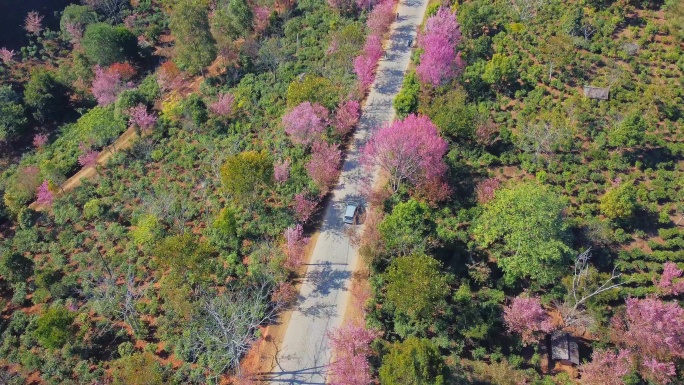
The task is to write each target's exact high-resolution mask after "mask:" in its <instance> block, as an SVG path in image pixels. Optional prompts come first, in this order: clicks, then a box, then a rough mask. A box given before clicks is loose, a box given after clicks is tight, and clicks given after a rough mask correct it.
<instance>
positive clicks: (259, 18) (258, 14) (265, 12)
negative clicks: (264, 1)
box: [252, 6, 271, 34]
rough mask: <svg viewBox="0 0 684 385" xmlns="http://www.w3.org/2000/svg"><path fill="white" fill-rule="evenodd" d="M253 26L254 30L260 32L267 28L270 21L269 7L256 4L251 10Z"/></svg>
mask: <svg viewBox="0 0 684 385" xmlns="http://www.w3.org/2000/svg"><path fill="white" fill-rule="evenodd" d="M253 15H254V18H253V22H252V24H253V26H254V32H256V33H257V34H261V33H262V32H264V31H265V30H266V28H268V26H269V24H270V22H271V9H270V8H269V7H266V6H256V7H254V12H253Z"/></svg>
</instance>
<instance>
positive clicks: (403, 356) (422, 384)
mask: <svg viewBox="0 0 684 385" xmlns="http://www.w3.org/2000/svg"><path fill="white" fill-rule="evenodd" d="M446 370H447V369H446V366H445V365H444V362H443V360H442V357H441V355H440V354H439V350H438V349H437V347H436V346H435V345H434V344H433V343H432V342H430V340H427V339H418V338H416V337H409V338H408V339H406V341H404V342H398V343H394V344H392V345H391V346H390V348H389V353H388V354H387V355H385V356H384V357H383V358H382V366H380V384H382V385H443V384H444V381H445V379H444V377H445V375H446Z"/></svg>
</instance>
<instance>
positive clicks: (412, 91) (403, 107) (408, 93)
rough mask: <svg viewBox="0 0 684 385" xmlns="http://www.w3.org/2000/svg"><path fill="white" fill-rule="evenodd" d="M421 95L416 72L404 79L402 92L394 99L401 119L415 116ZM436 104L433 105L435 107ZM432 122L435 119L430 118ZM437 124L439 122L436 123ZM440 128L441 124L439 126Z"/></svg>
mask: <svg viewBox="0 0 684 385" xmlns="http://www.w3.org/2000/svg"><path fill="white" fill-rule="evenodd" d="M419 94H420V83H419V82H418V78H417V77H416V73H415V72H411V73H409V74H408V75H406V76H405V77H404V82H403V84H402V85H401V91H399V93H398V94H397V97H396V98H395V99H394V110H395V111H397V115H398V116H399V117H400V118H404V117H406V116H407V115H408V114H413V113H415V112H417V111H418V96H419ZM434 104H436V103H431V104H430V105H434ZM430 118H431V119H432V121H433V122H434V121H435V119H434V118H433V117H432V116H430ZM435 124H437V122H435ZM437 126H438V127H439V124H437Z"/></svg>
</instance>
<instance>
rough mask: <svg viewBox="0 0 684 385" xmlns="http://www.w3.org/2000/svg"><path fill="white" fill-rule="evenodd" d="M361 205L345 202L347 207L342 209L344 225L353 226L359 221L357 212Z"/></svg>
mask: <svg viewBox="0 0 684 385" xmlns="http://www.w3.org/2000/svg"><path fill="white" fill-rule="evenodd" d="M360 211H361V205H359V204H358V203H356V202H347V207H346V208H345V209H344V223H347V224H350V225H355V224H356V223H357V222H358V219H359V212H360Z"/></svg>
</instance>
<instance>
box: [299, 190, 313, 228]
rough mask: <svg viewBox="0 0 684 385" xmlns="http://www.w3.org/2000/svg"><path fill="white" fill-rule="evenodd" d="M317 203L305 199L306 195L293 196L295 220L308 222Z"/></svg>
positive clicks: (307, 198)
mask: <svg viewBox="0 0 684 385" xmlns="http://www.w3.org/2000/svg"><path fill="white" fill-rule="evenodd" d="M316 205H318V201H317V200H314V199H310V198H309V197H307V194H306V193H299V194H295V196H294V214H295V218H297V220H299V221H301V222H304V223H306V222H308V221H309V219H311V216H312V215H313V213H314V212H315V211H316Z"/></svg>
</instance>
